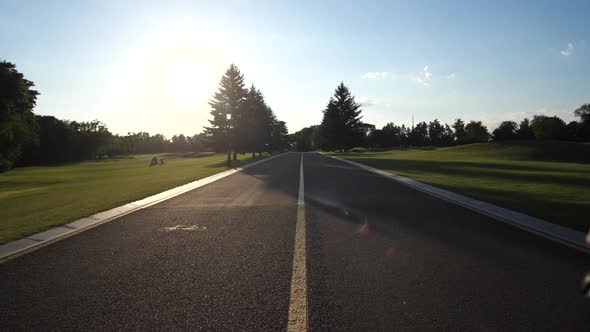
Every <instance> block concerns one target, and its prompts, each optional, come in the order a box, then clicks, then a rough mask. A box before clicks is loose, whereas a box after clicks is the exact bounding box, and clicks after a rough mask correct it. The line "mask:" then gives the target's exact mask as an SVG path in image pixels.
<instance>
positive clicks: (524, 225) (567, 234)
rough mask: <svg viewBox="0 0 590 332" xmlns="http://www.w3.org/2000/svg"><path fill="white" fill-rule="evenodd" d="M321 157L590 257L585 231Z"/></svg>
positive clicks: (379, 171)
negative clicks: (381, 177)
mask: <svg viewBox="0 0 590 332" xmlns="http://www.w3.org/2000/svg"><path fill="white" fill-rule="evenodd" d="M320 155H323V156H326V157H329V158H333V159H336V160H339V161H341V162H344V163H347V164H350V165H354V166H356V167H358V168H361V169H364V170H366V171H369V172H372V173H375V174H379V175H382V176H384V177H386V178H388V179H390V180H392V181H395V182H398V183H401V184H404V185H406V186H408V187H410V188H413V189H416V190H418V191H421V192H424V193H427V194H429V195H432V196H435V197H438V198H440V199H443V200H445V201H447V202H451V203H453V204H457V205H460V206H463V207H465V208H468V209H470V210H473V211H475V212H478V213H481V214H485V215H487V216H489V217H492V218H494V219H496V220H498V221H501V222H504V223H506V224H508V225H512V226H514V227H518V228H520V229H522V230H524V231H526V232H529V233H531V234H535V235H537V236H540V237H543V238H545V239H548V240H551V241H554V242H557V243H561V244H563V245H566V246H568V247H570V248H574V249H576V250H578V251H581V252H584V253H587V254H590V245H589V244H588V243H587V242H586V236H587V235H586V233H584V232H580V231H577V230H574V229H571V228H567V227H563V226H560V225H557V224H553V223H550V222H548V221H545V220H542V219H539V218H535V217H532V216H529V215H526V214H524V213H520V212H517V211H513V210H510V209H506V208H503V207H499V206H496V205H494V204H491V203H487V202H483V201H479V200H476V199H474V198H471V197H467V196H463V195H460V194H457V193H454V192H451V191H448V190H444V189H440V188H437V187H435V186H431V185H428V184H425V183H422V182H420V181H416V180H413V179H410V178H406V177H403V176H400V175H397V174H394V173H389V172H387V171H383V170H380V169H377V168H374V167H371V166H368V165H365V164H361V163H357V162H354V161H351V160H348V159H343V158H339V157H336V156H331V155H326V154H322V153H320Z"/></svg>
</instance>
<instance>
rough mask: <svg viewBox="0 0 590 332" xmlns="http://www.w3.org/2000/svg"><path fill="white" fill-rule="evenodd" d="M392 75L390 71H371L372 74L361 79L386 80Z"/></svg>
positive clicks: (369, 73)
mask: <svg viewBox="0 0 590 332" xmlns="http://www.w3.org/2000/svg"><path fill="white" fill-rule="evenodd" d="M390 75H391V73H390V72H388V71H370V72H366V73H364V74H363V76H361V78H363V79H376V78H386V77H387V76H390Z"/></svg>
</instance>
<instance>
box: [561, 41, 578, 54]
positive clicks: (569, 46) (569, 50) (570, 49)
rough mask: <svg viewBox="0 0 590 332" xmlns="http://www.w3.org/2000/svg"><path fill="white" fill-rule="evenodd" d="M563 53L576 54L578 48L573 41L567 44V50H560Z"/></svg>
mask: <svg viewBox="0 0 590 332" xmlns="http://www.w3.org/2000/svg"><path fill="white" fill-rule="evenodd" d="M559 53H560V54H561V55H563V56H572V55H574V53H576V49H575V47H574V44H573V43H571V42H570V43H568V44H567V48H566V49H565V50H562V51H560V52H559Z"/></svg>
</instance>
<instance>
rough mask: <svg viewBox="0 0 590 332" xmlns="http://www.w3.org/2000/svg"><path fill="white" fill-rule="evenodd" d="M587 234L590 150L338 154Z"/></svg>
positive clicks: (566, 146)
mask: <svg viewBox="0 0 590 332" xmlns="http://www.w3.org/2000/svg"><path fill="white" fill-rule="evenodd" d="M336 155H337V156H339V157H343V158H346V159H350V160H353V161H356V162H360V163H363V164H366V165H370V166H372V167H375V168H379V169H382V170H385V171H388V172H391V173H396V174H399V175H402V176H406V177H409V178H412V179H416V180H419V181H421V182H425V183H428V184H431V185H434V186H437V187H440V188H444V189H447V190H450V191H453V192H456V193H460V194H463V195H466V196H470V197H473V198H476V199H479V200H482V201H485V202H490V203H493V204H496V205H498V206H502V207H505V208H509V209H513V210H516V211H519V212H523V213H526V214H528V215H531V216H535V217H538V218H542V219H545V220H547V221H550V222H553V223H557V224H560V225H564V226H568V227H571V228H574V229H578V230H581V231H585V232H586V231H588V228H589V227H590V145H588V144H581V143H569V142H552V141H549V142H537V141H535V142H528V141H527V142H506V143H482V144H470V145H464V146H458V147H450V148H436V149H407V150H389V151H382V152H368V151H366V152H362V151H361V152H356V153H355V152H349V153H338V154H336Z"/></svg>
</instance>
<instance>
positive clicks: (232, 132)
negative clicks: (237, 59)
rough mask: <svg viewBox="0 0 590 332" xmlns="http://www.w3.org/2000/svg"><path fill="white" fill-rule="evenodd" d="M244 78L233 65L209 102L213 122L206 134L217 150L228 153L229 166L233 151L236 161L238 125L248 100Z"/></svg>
mask: <svg viewBox="0 0 590 332" xmlns="http://www.w3.org/2000/svg"><path fill="white" fill-rule="evenodd" d="M246 92H247V91H246V89H245V87H244V76H243V75H242V74H241V73H240V70H239V69H238V67H236V65H234V64H231V65H230V66H229V68H228V69H227V70H226V72H225V74H224V75H223V77H222V78H221V81H220V82H219V91H218V92H216V93H215V94H214V95H213V99H212V100H211V101H209V105H210V106H211V108H212V110H211V115H212V116H213V119H212V120H209V123H210V124H211V126H210V127H205V133H206V134H207V136H208V138H209V139H210V141H211V142H212V144H213V146H214V147H215V149H216V150H219V151H223V150H226V151H227V158H228V164H230V163H231V159H230V158H231V151H232V150H233V151H234V160H236V144H237V142H236V141H237V139H238V135H237V134H238V132H239V131H240V129H239V128H237V127H238V125H239V124H240V123H241V122H242V117H243V115H242V108H243V107H242V106H243V103H244V100H245V98H246Z"/></svg>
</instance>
